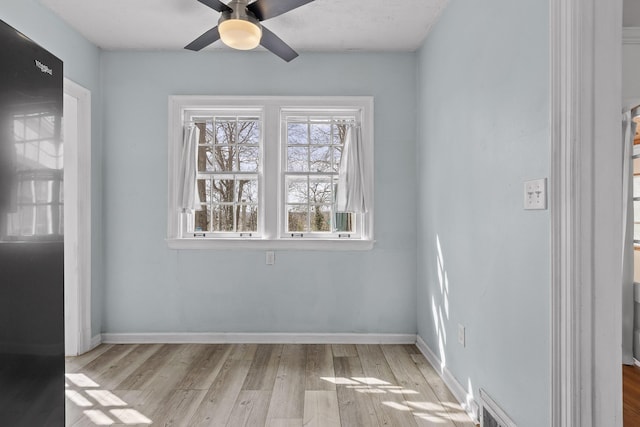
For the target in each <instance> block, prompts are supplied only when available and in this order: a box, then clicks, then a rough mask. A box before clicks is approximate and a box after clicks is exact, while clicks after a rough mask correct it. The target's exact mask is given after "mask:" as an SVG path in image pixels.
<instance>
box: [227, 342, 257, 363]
mask: <svg viewBox="0 0 640 427" xmlns="http://www.w3.org/2000/svg"><path fill="white" fill-rule="evenodd" d="M257 351H258V345H257V344H233V345H232V346H231V353H230V354H229V359H232V360H253V358H254V357H255V355H256V352H257Z"/></svg>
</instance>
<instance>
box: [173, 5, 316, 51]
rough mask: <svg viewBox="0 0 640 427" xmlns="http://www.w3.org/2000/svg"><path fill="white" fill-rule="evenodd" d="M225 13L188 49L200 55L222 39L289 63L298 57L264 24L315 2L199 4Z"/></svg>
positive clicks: (238, 46)
mask: <svg viewBox="0 0 640 427" xmlns="http://www.w3.org/2000/svg"><path fill="white" fill-rule="evenodd" d="M198 1H199V2H200V3H202V4H204V5H206V6H209V7H210V8H211V9H213V10H217V11H218V12H220V13H222V15H220V19H219V20H218V25H217V26H215V27H213V28H212V29H210V30H209V31H207V32H205V33H204V34H202V35H201V36H200V37H198V38H197V39H195V40H194V41H192V42H191V43H189V44H188V45H187V46H185V49H189V50H193V51H199V50H200V49H203V48H205V47H207V46H209V45H210V44H211V43H213V42H215V41H217V40H218V39H221V40H222V42H223V43H224V44H226V45H227V46H229V47H231V48H234V49H239V50H250V49H253V48H255V47H257V46H258V45H259V44H260V45H262V46H264V47H265V48H267V49H268V50H270V51H271V52H273V53H275V54H276V55H278V56H279V57H280V58H282V59H284V60H285V61H287V62H289V61H291V60H292V59H294V58H296V57H297V56H298V54H297V53H296V51H295V50H293V49H292V48H291V47H290V46H289V45H288V44H286V43H285V42H283V41H282V39H280V38H279V37H278V36H276V35H275V34H274V33H272V32H271V31H269V30H268V29H267V28H265V27H264V26H263V25H262V24H260V22H261V21H266V20H267V19H270V18H274V17H276V16H278V15H282V14H283V13H286V12H289V11H290V10H293V9H295V8H297V7H300V6H302V5H304V4H307V3H310V2H312V1H313V0H257V1H254V2H253V3H249V2H250V1H251V0H232V1H231V2H230V3H229V4H228V5H226V4H224V3H222V2H221V1H220V0H198Z"/></svg>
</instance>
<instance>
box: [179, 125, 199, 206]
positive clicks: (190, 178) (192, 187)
mask: <svg viewBox="0 0 640 427" xmlns="http://www.w3.org/2000/svg"><path fill="white" fill-rule="evenodd" d="M199 139H200V129H198V127H197V126H195V125H190V126H188V127H185V128H184V141H183V145H182V159H181V161H180V175H179V177H180V183H179V187H178V208H179V209H180V211H181V212H184V213H193V212H194V211H196V210H200V197H199V195H198V192H197V191H196V169H197V163H196V162H197V159H196V150H197V147H198V141H199Z"/></svg>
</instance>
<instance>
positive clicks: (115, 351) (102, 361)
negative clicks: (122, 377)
mask: <svg viewBox="0 0 640 427" xmlns="http://www.w3.org/2000/svg"><path fill="white" fill-rule="evenodd" d="M133 349H134V346H128V345H112V346H109V348H108V349H107V350H106V351H105V352H103V353H101V354H100V355H99V356H98V357H96V358H95V359H93V360H92V361H91V362H89V363H87V364H86V365H85V366H83V367H82V374H84V375H86V376H87V377H89V378H95V377H96V376H98V375H100V374H101V373H103V372H105V371H107V370H108V369H109V366H111V365H112V364H113V363H116V362H117V361H118V360H119V359H121V358H123V357H124V356H125V355H126V354H127V353H129V352H131V351H133Z"/></svg>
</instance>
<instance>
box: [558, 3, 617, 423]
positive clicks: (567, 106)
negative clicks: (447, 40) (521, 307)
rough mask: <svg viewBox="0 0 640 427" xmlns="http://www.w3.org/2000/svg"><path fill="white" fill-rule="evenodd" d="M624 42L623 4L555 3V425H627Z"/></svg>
mask: <svg viewBox="0 0 640 427" xmlns="http://www.w3.org/2000/svg"><path fill="white" fill-rule="evenodd" d="M621 40H622V0H610V1H606V2H601V1H599V0H550V67H551V70H550V75H551V85H550V86H551V88H550V89H551V94H550V97H551V108H550V110H551V111H550V114H551V159H550V161H551V180H550V193H551V236H552V237H551V289H550V293H551V307H550V308H551V324H550V326H551V330H550V335H551V361H550V364H551V393H550V396H551V401H550V405H551V425H552V426H553V427H591V426H594V427H598V426H605V425H606V426H611V427H620V426H622V413H621V409H622V393H621V390H622V384H621V381H622V378H621V375H620V370H621V362H622V353H621V343H622V337H621V330H622V324H621V322H620V319H621V317H620V316H621V300H622V298H621V292H622V291H621V288H620V292H616V291H615V289H617V288H615V287H612V284H615V283H622V282H621V256H622V253H621V247H622V244H621V242H622V224H621V218H622V198H621V197H622V191H619V192H618V191H615V189H617V188H621V185H622V181H621V177H622V170H621V168H622V161H621V159H622V145H621V140H622V136H621V122H620V120H621V117H620V111H621V110H620V107H621V97H620V94H621V92H622V91H621V75H622V72H621V66H622V65H621V64H622V61H621V57H622V54H621V50H622V43H621ZM612 190H614V191H612Z"/></svg>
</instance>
